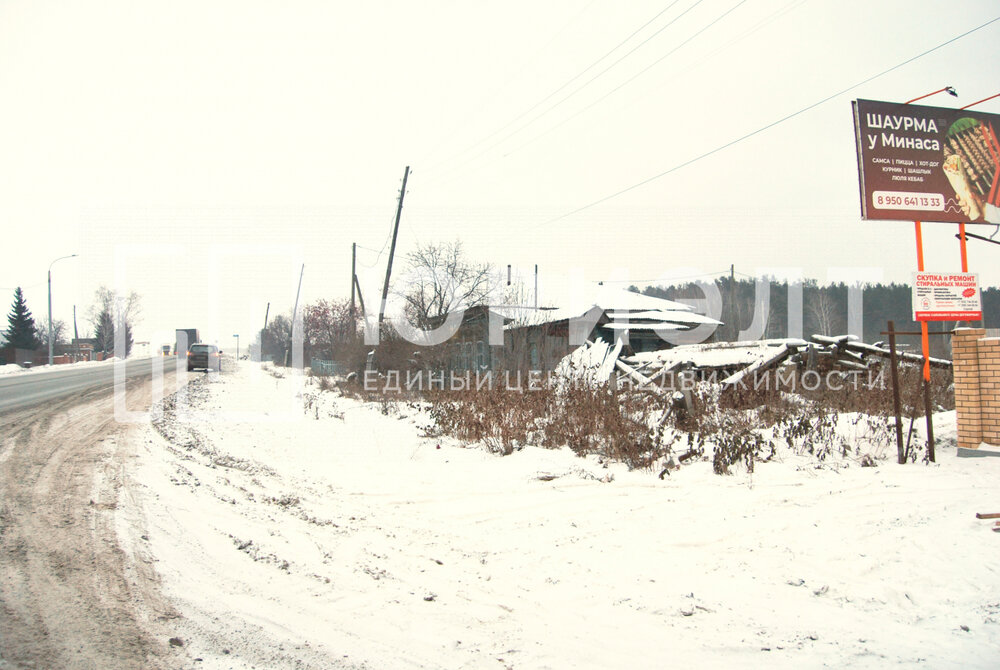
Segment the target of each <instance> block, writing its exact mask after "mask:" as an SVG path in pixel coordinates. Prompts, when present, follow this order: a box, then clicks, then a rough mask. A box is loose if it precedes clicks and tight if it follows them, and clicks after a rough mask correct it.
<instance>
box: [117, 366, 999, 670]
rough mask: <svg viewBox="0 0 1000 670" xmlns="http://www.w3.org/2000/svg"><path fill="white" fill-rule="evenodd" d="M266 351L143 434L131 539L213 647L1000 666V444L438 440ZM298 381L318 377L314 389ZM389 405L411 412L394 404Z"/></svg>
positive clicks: (268, 663)
mask: <svg viewBox="0 0 1000 670" xmlns="http://www.w3.org/2000/svg"><path fill="white" fill-rule="evenodd" d="M284 374H285V376H283V377H280V378H279V377H275V376H272V374H271V373H270V372H268V371H267V370H262V369H261V368H260V367H258V366H256V365H254V364H251V363H242V364H241V367H240V368H239V369H238V370H237V371H233V372H231V373H230V374H226V373H225V372H224V373H223V374H221V375H216V374H206V375H198V376H197V379H196V380H195V381H194V382H193V383H192V384H191V385H190V386H189V387H188V389H187V391H185V392H184V393H186V395H187V398H186V405H187V409H185V407H184V405H185V402H180V403H172V402H168V403H166V408H165V412H164V416H163V417H162V419H161V420H159V421H157V422H156V428H154V427H153V426H147V427H145V428H144V429H142V430H141V431H139V432H138V433H136V436H137V437H136V439H137V442H136V468H134V469H133V472H132V476H133V478H134V481H133V482H132V485H131V486H128V487H123V488H122V491H123V493H122V499H121V500H120V502H119V512H120V516H119V526H120V536H121V537H122V542H123V545H124V548H125V549H126V552H127V553H129V554H130V555H132V556H133V557H140V558H141V557H143V556H149V555H152V556H153V557H154V560H155V561H156V563H155V565H156V567H157V570H158V571H159V573H160V575H161V577H162V580H163V582H162V587H163V590H164V592H165V595H166V596H168V597H169V598H171V599H172V600H173V601H174V603H175V605H176V608H177V610H178V612H179V613H180V614H181V617H179V618H177V619H175V620H172V621H170V622H169V625H170V626H174V627H175V628H176V635H177V636H178V637H180V638H181V639H183V640H184V648H183V649H184V652H185V653H186V654H187V655H188V657H189V659H190V661H191V667H199V668H248V667H267V668H303V667H317V668H318V667H323V668H327V667H362V668H373V669H383V668H499V669H503V668H558V669H563V668H602V669H603V668H673V667H698V668H731V667H768V668H814V667H827V666H829V667H838V668H839V667H856V668H883V667H886V666H901V667H928V668H995V667H1000V574H998V572H1000V569H998V566H1000V563H998V562H997V559H996V557H997V553H998V550H1000V533H994V532H991V530H990V528H991V524H992V522H990V521H984V520H977V519H976V518H975V512H977V511H980V512H1000V459H991V458H983V459H959V458H956V456H955V448H954V446H953V445H954V415H953V413H951V414H945V415H942V416H940V417H938V425H937V427H936V431H937V433H938V437H939V439H941V438H944V439H945V440H946V441H947V440H948V438H949V437H950V438H951V441H950V444H951V446H939V449H938V454H939V456H938V464H936V465H929V466H927V465H921V464H917V465H905V466H898V465H895V464H893V463H891V462H882V463H881V464H880V466H879V467H876V468H861V467H857V466H851V467H848V468H838V467H832V466H826V467H823V468H820V469H817V468H816V467H815V466H816V464H815V463H814V462H812V461H810V460H808V459H806V458H801V457H795V456H791V455H787V454H786V455H783V456H782V457H781V458H779V459H778V460H776V461H774V462H770V463H766V464H759V465H758V466H757V468H756V471H755V472H754V474H753V475H747V474H741V475H735V476H725V477H723V476H716V475H714V474H712V466H711V463H710V462H700V463H694V464H691V465H687V466H685V467H683V468H682V469H680V470H678V471H675V472H673V474H671V475H670V476H668V477H666V478H665V479H664V480H660V479H658V478H657V476H656V473H646V472H628V471H627V470H626V469H625V468H623V467H619V466H614V465H612V466H610V467H607V468H605V467H603V466H602V465H601V464H599V463H598V462H596V461H594V460H587V459H580V458H577V457H575V456H574V455H573V454H572V453H571V452H570V451H568V450H559V451H556V450H544V449H539V448H533V447H527V448H525V449H523V450H521V451H518V452H515V453H514V454H513V455H511V456H507V457H498V456H492V455H488V454H487V453H485V451H483V450H482V449H479V448H477V447H476V446H475V445H470V446H469V447H463V446H462V445H460V444H458V443H455V442H452V441H448V440H441V439H437V438H427V437H422V435H423V434H424V431H423V430H422V428H423V427H424V426H426V424H427V421H428V420H427V419H426V416H425V415H424V414H423V413H421V412H420V411H419V408H417V407H415V406H408V405H405V404H402V405H400V406H399V407H398V413H397V412H395V411H393V408H392V407H389V408H383V407H382V406H381V405H379V404H362V403H360V402H359V401H356V400H351V399H346V398H343V397H340V396H338V395H336V394H335V393H334V392H321V391H320V390H319V389H318V387H317V386H316V385H315V384H314V381H315V380H308V379H303V378H301V377H294V376H292V375H291V374H289V373H287V372H286V373H284ZM297 394H301V395H298V396H297ZM383 409H388V410H389V413H388V415H385V414H383Z"/></svg>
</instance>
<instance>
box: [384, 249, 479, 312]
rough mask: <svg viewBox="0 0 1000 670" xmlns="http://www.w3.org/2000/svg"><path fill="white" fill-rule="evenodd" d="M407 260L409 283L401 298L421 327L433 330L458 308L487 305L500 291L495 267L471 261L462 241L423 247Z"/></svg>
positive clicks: (406, 309)
mask: <svg viewBox="0 0 1000 670" xmlns="http://www.w3.org/2000/svg"><path fill="white" fill-rule="evenodd" d="M406 259H407V269H408V279H409V282H408V283H407V285H406V287H405V289H403V290H402V291H398V292H397V295H399V296H400V297H401V298H402V299H403V301H404V308H403V309H404V314H405V315H406V318H407V319H408V320H409V321H410V323H411V324H412V325H413V326H415V327H417V328H424V329H429V328H433V327H435V326H437V325H439V323H440V321H441V319H442V318H443V317H444V316H445V315H447V314H448V313H450V312H452V311H455V310H456V309H463V308H468V307H473V306H476V305H483V304H486V303H487V302H488V301H489V297H490V296H491V295H492V294H493V292H494V291H495V290H496V289H497V288H498V284H499V277H498V276H497V273H496V271H495V269H494V268H493V266H492V265H490V264H489V263H473V262H471V261H469V260H467V259H466V257H465V253H464V251H463V249H462V243H461V242H460V241H458V240H456V241H454V242H449V243H443V244H427V245H424V246H421V247H419V248H418V249H417V250H416V251H413V252H410V253H409V254H407V257H406Z"/></svg>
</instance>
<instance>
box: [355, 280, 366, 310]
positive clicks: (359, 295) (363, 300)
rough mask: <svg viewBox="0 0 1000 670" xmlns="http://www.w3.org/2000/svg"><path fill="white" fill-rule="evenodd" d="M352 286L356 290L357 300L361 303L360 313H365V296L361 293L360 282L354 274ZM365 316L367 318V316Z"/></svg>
mask: <svg viewBox="0 0 1000 670" xmlns="http://www.w3.org/2000/svg"><path fill="white" fill-rule="evenodd" d="M354 288H356V289H357V290H358V301H359V302H360V303H361V313H362V314H367V313H368V312H367V310H365V297H364V296H363V295H361V284H359V283H358V276H357V275H354ZM365 318H366V319H367V318H368V317H365Z"/></svg>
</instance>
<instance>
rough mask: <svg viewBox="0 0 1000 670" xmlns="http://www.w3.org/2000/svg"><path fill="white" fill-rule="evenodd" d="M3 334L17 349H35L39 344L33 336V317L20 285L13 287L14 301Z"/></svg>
mask: <svg viewBox="0 0 1000 670" xmlns="http://www.w3.org/2000/svg"><path fill="white" fill-rule="evenodd" d="M3 336H4V337H5V338H7V342H8V344H9V345H10V346H12V347H15V348H17V349H37V348H38V347H39V346H40V342H39V341H38V338H37V337H36V336H35V319H34V317H33V316H31V310H29V309H28V303H27V302H25V300H24V293H23V292H22V291H21V287H20V286H18V287H17V288H16V289H14V303H13V304H12V305H11V306H10V314H8V315H7V330H5V331H4V333H3Z"/></svg>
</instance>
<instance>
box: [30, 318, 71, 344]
mask: <svg viewBox="0 0 1000 670" xmlns="http://www.w3.org/2000/svg"><path fill="white" fill-rule="evenodd" d="M35 335H36V336H37V337H38V341H39V342H41V343H42V347H48V346H49V319H48V317H45V318H43V319H39V321H38V323H37V324H35ZM65 343H66V322H65V321H63V320H62V319H52V344H53V345H54V346H58V345H60V344H65Z"/></svg>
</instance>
